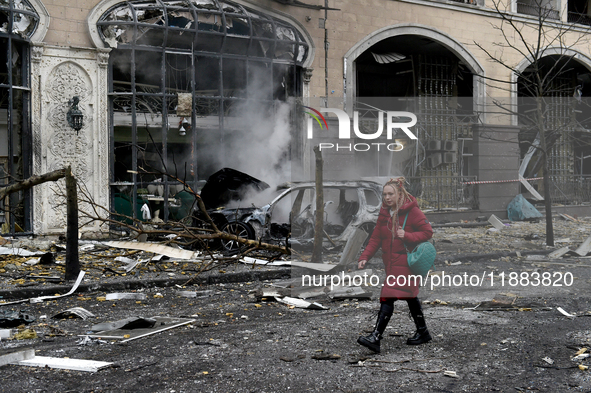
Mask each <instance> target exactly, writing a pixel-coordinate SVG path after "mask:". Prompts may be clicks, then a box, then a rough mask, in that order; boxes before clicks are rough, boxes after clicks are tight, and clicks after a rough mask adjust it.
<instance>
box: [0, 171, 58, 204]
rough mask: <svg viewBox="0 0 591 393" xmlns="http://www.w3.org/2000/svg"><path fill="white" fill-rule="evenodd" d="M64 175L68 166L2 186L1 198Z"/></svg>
mask: <svg viewBox="0 0 591 393" xmlns="http://www.w3.org/2000/svg"><path fill="white" fill-rule="evenodd" d="M64 177H66V168H64V169H58V170H56V171H53V172H48V173H45V174H43V175H35V176H31V177H29V178H28V179H25V180H23V181H19V182H17V183H14V184H11V185H9V186H6V187H2V188H0V199H3V198H4V197H6V196H7V195H8V194H12V193H13V192H17V191H22V190H28V189H29V188H31V187H34V186H36V185H39V184H42V183H46V182H48V181H56V180H59V179H61V178H64Z"/></svg>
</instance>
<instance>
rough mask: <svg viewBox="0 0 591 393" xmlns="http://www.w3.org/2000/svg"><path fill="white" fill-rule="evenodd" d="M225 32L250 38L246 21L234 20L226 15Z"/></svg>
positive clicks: (242, 19)
mask: <svg viewBox="0 0 591 393" xmlns="http://www.w3.org/2000/svg"><path fill="white" fill-rule="evenodd" d="M226 31H227V33H228V34H235V35H242V36H245V37H249V36H250V27H249V26H248V19H244V18H235V17H231V16H228V15H226Z"/></svg>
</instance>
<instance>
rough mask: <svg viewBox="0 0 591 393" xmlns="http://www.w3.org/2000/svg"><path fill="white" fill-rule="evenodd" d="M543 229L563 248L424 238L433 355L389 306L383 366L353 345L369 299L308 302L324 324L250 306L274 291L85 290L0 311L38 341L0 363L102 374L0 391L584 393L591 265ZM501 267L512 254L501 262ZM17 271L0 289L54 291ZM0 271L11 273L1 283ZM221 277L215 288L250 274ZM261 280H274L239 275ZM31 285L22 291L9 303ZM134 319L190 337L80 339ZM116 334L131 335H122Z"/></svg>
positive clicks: (533, 240) (582, 233)
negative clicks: (70, 364)
mask: <svg viewBox="0 0 591 393" xmlns="http://www.w3.org/2000/svg"><path fill="white" fill-rule="evenodd" d="M555 224H556V225H555V226H556V238H557V239H558V240H560V241H561V242H560V243H557V245H556V246H557V247H555V248H552V249H550V248H546V247H545V246H544V245H543V236H541V234H543V228H544V227H543V225H544V224H543V222H541V223H537V224H533V223H518V224H513V225H512V226H511V227H507V228H506V229H503V230H501V232H494V231H490V226H488V227H487V226H483V227H472V228H460V227H451V228H437V229H436V234H435V240H436V245H437V248H438V251H439V258H438V262H437V263H436V270H435V272H434V273H433V274H432V275H431V276H430V280H431V281H427V283H426V285H425V286H424V288H422V289H421V293H420V298H421V300H422V301H423V303H424V304H423V307H424V310H425V314H426V318H427V323H428V326H429V329H430V331H431V334H432V336H433V341H431V342H430V343H428V344H424V345H420V346H407V345H406V338H407V337H408V336H410V335H412V333H413V329H414V327H413V324H412V322H411V321H410V319H409V318H408V316H407V307H406V304H405V303H404V302H402V303H397V304H396V307H395V314H394V316H393V318H392V320H391V322H390V325H389V327H388V329H387V330H386V334H385V340H383V342H382V353H381V354H374V353H371V352H370V351H368V350H367V349H365V348H363V347H361V346H359V345H358V344H357V343H356V339H357V337H358V336H359V335H360V334H364V332H365V331H367V330H368V329H370V328H372V327H373V324H374V322H375V319H374V315H375V311H376V310H377V308H378V307H377V297H376V296H377V293H378V292H377V291H378V290H379V288H377V287H370V288H368V290H369V291H370V292H372V293H373V294H374V296H373V299H372V300H360V299H357V300H356V299H342V300H334V299H331V298H330V297H328V296H327V295H325V294H323V295H320V296H318V297H314V298H312V299H308V301H314V302H318V303H319V304H321V305H323V306H325V307H328V308H329V309H328V310H308V309H301V308H297V307H293V306H288V305H286V304H283V303H280V302H277V301H276V300H275V299H274V298H271V297H265V298H262V297H261V291H260V290H261V289H265V288H266V289H265V290H271V289H273V288H275V287H273V284H276V285H278V284H280V283H281V282H280V281H285V280H267V281H262V282H261V281H245V282H236V283H226V284H210V285H188V286H186V287H184V288H183V287H182V286H181V285H179V286H181V287H180V288H179V287H178V286H172V287H167V288H161V287H153V288H144V289H137V290H133V291H132V290H127V291H124V290H117V291H105V290H101V289H100V286H97V287H96V288H97V289H96V290H92V288H90V289H88V290H89V291H88V292H86V291H85V292H76V293H74V294H73V295H71V296H68V297H63V298H59V299H55V300H47V301H44V302H41V303H23V304H17V305H5V306H2V305H1V303H0V313H7V312H9V311H16V312H19V311H20V312H21V313H22V314H26V315H28V316H30V317H32V318H34V319H35V320H34V321H33V322H31V323H28V324H26V325H24V329H22V328H21V330H20V332H21V333H23V332H24V331H25V330H30V331H32V332H34V334H33V336H37V337H36V338H30V339H25V338H24V337H23V339H16V338H13V339H9V340H7V339H5V338H2V340H1V341H0V347H1V348H2V351H3V352H2V353H1V354H6V353H9V352H12V353H14V352H15V351H19V350H22V349H23V348H25V347H26V348H33V349H34V350H35V351H36V352H35V354H36V355H37V356H47V357H56V358H70V359H87V360H93V361H103V362H109V363H112V364H111V365H109V366H108V367H105V368H103V369H100V370H99V371H96V372H84V371H71V370H58V369H50V368H42V367H28V366H20V365H4V366H1V370H2V375H3V382H2V385H3V389H2V390H3V391H7V392H35V391H39V392H44V391H47V392H57V391H59V392H68V391H72V392H74V391H75V392H91V391H93V392H101V391H106V392H121V391H129V392H136V391H144V392H171V391H175V392H202V391H203V392H279V391H287V390H292V391H298V392H299V391H317V392H324V391H344V392H365V391H370V390H371V391H376V392H381V391H393V390H396V391H403V392H425V391H434V392H436V391H442V392H445V391H447V392H460V391H468V392H482V391H502V392H513V391H544V392H562V391H573V392H589V391H591V374H589V373H590V371H589V370H587V369H586V367H587V366H588V365H590V364H591V361H590V360H589V359H590V358H587V357H586V353H587V352H588V351H589V349H590V348H591V328H590V327H589V326H591V325H590V322H591V305H590V300H591V295H590V293H591V292H590V291H589V288H590V286H591V275H590V274H589V271H590V269H589V267H590V266H591V259H589V258H588V257H581V256H578V255H573V254H572V253H569V254H565V255H564V256H563V257H561V258H551V257H550V258H549V257H548V256H547V254H548V252H549V251H551V250H553V249H558V248H561V247H563V246H570V248H571V250H575V249H577V248H578V247H579V246H580V245H581V244H582V243H583V242H584V240H585V239H586V238H588V237H589V234H591V220H589V219H587V220H579V221H577V222H571V221H559V220H557V221H556V222H555ZM536 235H537V236H536ZM566 240H568V241H566ZM526 250H529V251H530V252H529V253H528V252H526ZM516 251H518V252H519V254H520V255H521V256H518V255H517V254H515V252H516ZM536 251H539V253H538V255H535V254H536ZM508 252H513V253H514V254H512V255H508V256H502V255H505V254H503V253H508ZM484 253H487V254H493V253H496V254H497V257H495V256H494V255H492V256H488V257H483V256H482V255H483V254H484ZM458 254H461V255H462V257H457V255H458ZM468 254H471V255H470V256H467V255H468ZM448 256H449V257H448ZM132 257H140V258H141V256H138V255H136V256H132ZM335 258H336V257H335ZM57 259H58V260H59V256H58V258H57ZM327 259H330V258H327ZM23 260H24V261H26V258H23V259H22V260H20V261H19V260H16V259H15V258H14V257H6V258H5V259H4V261H2V262H0V265H2V269H4V270H5V272H3V273H2V274H3V275H4V287H5V288H6V289H8V288H13V289H14V290H21V289H26V288H31V287H39V286H43V285H46V286H49V285H52V284H50V283H49V284H47V283H46V284H42V283H41V282H39V281H33V280H30V279H28V278H25V279H24V282H13V281H14V280H13V281H10V280H9V279H8V276H9V275H16V274H17V273H19V272H20V273H21V275H22V274H24V273H23V272H29V270H25V269H34V270H35V272H36V275H41V273H48V272H51V271H50V270H49V269H54V270H53V272H55V273H56V275H58V274H63V273H58V272H59V269H58V267H56V266H53V267H52V266H50V265H47V266H44V267H38V266H37V265H34V266H27V265H24V266H25V267H22V266H23V265H22V264H23ZM7 263H11V264H13V265H14V266H15V268H14V269H12V268H10V269H6V266H5V265H6V264H7ZM94 263H101V264H104V265H105V266H108V267H109V268H110V269H112V270H113V271H115V272H121V271H122V270H123V266H125V265H124V264H123V262H119V263H116V262H114V261H113V259H109V260H108V261H107V260H102V261H99V260H94V259H93V260H90V259H89V261H88V262H86V263H85V264H84V265H83V266H82V269H83V270H85V271H88V272H89V277H88V278H87V280H86V281H90V282H92V281H96V282H99V283H100V282H103V281H104V282H107V281H108V280H111V281H116V280H130V279H131V278H133V279H136V280H140V281H141V280H147V279H153V278H155V277H156V276H158V277H159V278H166V277H170V278H171V279H172V278H175V277H177V278H178V276H187V277H186V278H187V279H188V278H189V277H190V273H188V272H187V271H185V273H186V274H185V275H182V274H181V273H182V272H183V266H185V264H187V263H189V265H190V262H176V264H175V262H171V261H159V262H151V263H150V264H147V265H146V266H141V267H138V268H137V269H136V270H134V271H135V275H129V274H128V275H126V276H122V275H121V274H116V273H112V272H109V271H108V270H107V271H105V270H104V269H103V270H100V269H92V266H91V265H92V264H94ZM164 265H166V267H164ZM189 268H190V266H189ZM368 268H370V269H372V272H375V273H377V274H383V271H381V262H380V260H379V259H374V260H372V261H371V262H370V263H369V265H368ZM143 269H146V270H143ZM150 269H153V271H152V270H150ZM185 269H188V268H185ZM223 269H225V270H222V269H221V268H220V269H218V270H216V271H215V275H216V276H223V275H224V274H229V273H230V272H232V271H234V270H236V271H239V270H248V269H250V267H248V266H241V267H232V266H227V267H224V268H223ZM273 269H284V268H282V267H265V268H255V269H251V270H257V271H271V270H273ZM219 270H222V272H220V271H219ZM93 272H94V273H93ZM224 272H225V273H224ZM171 273H172V274H173V275H174V276H171V275H170V274H171ZM513 273H517V275H515V274H513ZM547 274H550V276H548V275H547ZM50 275H53V273H51V274H50ZM109 275H110V276H111V277H108V276H109ZM130 276H131V277H130ZM446 276H448V277H449V285H448V284H446V283H445V277H446ZM458 277H459V278H458ZM536 277H537V278H538V279H539V283H537V285H535V284H536ZM571 277H572V280H571ZM476 278H478V282H476ZM454 280H455V281H454ZM571 281H572V282H571ZM437 282H439V285H435V284H436V283H437ZM28 283H35V284H34V285H32V286H25V287H22V285H26V284H28ZM476 284H478V285H476ZM18 285H21V287H17V286H18ZM70 285H71V284H70ZM275 289H277V288H275ZM182 291H188V292H191V293H194V294H195V296H197V297H185V296H188V295H190V294H186V293H185V294H182V293H181V292H182ZM112 292H126V293H136V294H138V296H139V297H141V298H143V299H141V300H138V299H119V300H107V297H108V295H109V294H110V293H112ZM15 293H18V292H15ZM144 295H145V297H144ZM5 300H6V301H10V299H5ZM73 307H82V308H84V309H85V310H87V311H89V312H91V313H92V314H94V317H89V318H88V319H86V320H84V319H81V318H78V317H72V318H60V319H53V318H52V316H54V315H55V314H57V313H59V312H62V311H64V310H67V309H71V308H73ZM559 307H560V308H561V310H562V311H563V312H564V313H563V312H561V311H559V310H558V309H557V308H559ZM565 313H566V314H569V315H571V316H567V315H565ZM135 316H139V317H145V318H151V317H167V316H168V317H172V318H175V319H181V318H186V319H188V320H193V321H192V322H190V323H188V324H186V325H182V326H178V327H173V328H170V329H169V330H166V331H163V332H160V333H156V334H153V335H148V336H145V337H142V338H137V339H135V340H132V341H128V342H125V343H121V341H124V340H126V339H127V338H118V339H109V338H102V339H95V338H89V339H85V338H84V337H83V336H84V335H88V334H90V333H91V331H90V330H91V329H92V327H93V325H96V324H98V323H102V322H112V321H119V320H122V319H125V318H130V317H135ZM155 327H156V328H157V327H158V326H155ZM129 332H130V333H129V335H130V336H131V335H133V330H130V331H129ZM23 336H24V335H23ZM81 336H82V337H81ZM122 337H124V336H122ZM128 338H129V337H128Z"/></svg>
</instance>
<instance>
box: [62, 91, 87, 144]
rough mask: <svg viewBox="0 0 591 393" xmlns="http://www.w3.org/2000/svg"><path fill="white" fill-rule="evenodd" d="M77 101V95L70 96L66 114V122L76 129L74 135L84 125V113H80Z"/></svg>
mask: <svg viewBox="0 0 591 393" xmlns="http://www.w3.org/2000/svg"><path fill="white" fill-rule="evenodd" d="M79 102H80V98H79V97H78V96H74V97H72V99H71V100H69V101H68V105H70V109H69V110H68V113H67V115H66V119H67V120H68V124H69V125H70V127H72V128H73V129H75V130H76V135H78V131H80V130H81V129H82V127H83V126H84V115H83V114H82V111H81V110H80V109H78V103H79Z"/></svg>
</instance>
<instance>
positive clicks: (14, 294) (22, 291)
mask: <svg viewBox="0 0 591 393" xmlns="http://www.w3.org/2000/svg"><path fill="white" fill-rule="evenodd" d="M553 251H555V250H524V251H503V252H495V253H487V254H450V255H446V256H443V255H441V256H439V255H438V256H437V257H436V258H435V263H436V264H437V263H438V262H439V263H441V264H442V263H444V262H445V261H448V262H449V261H470V262H479V261H490V260H491V259H498V258H503V257H516V256H517V253H518V252H519V253H520V254H521V255H522V256H525V255H547V254H550V253H551V252H553ZM380 262H381V261H380ZM291 273H292V269H291V268H279V269H277V270H266V271H258V272H257V271H252V272H238V273H224V274H212V275H209V276H203V277H196V278H195V279H194V280H193V285H195V284H197V285H212V284H222V283H224V284H225V283H240V282H248V281H263V280H279V279H286V278H290V277H291ZM188 280H189V277H183V278H158V279H146V280H125V281H113V282H103V283H101V282H97V283H92V284H80V286H79V287H78V289H77V290H76V293H84V292H110V291H119V290H136V289H143V288H167V287H173V286H175V285H182V284H184V283H185V282H187V281H188ZM71 288H72V286H71V285H55V286H48V287H42V288H40V287H36V288H34V287H27V288H15V289H5V290H0V299H3V300H9V299H11V300H14V299H28V298H33V297H39V296H50V295H54V294H56V293H66V292H68V291H69V290H70V289H71ZM0 306H2V303H0Z"/></svg>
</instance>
